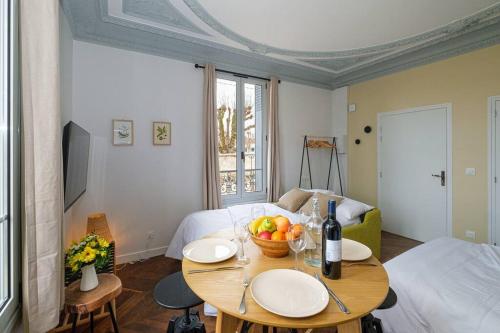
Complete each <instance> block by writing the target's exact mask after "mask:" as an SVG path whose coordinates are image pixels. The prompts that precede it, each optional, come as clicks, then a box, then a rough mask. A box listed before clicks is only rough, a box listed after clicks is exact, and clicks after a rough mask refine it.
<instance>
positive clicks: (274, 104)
mask: <svg viewBox="0 0 500 333" xmlns="http://www.w3.org/2000/svg"><path fill="white" fill-rule="evenodd" d="M278 85H279V82H278V79H277V78H275V77H271V82H270V84H269V96H268V100H269V109H268V115H269V116H268V133H267V137H268V140H267V201H268V202H277V201H278V199H279V197H280V177H281V175H280V142H279V122H278Z"/></svg>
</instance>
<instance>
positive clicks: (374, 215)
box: [342, 208, 382, 259]
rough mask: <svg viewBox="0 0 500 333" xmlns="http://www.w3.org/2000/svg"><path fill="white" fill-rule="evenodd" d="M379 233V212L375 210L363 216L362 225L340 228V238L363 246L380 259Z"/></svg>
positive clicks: (380, 221)
mask: <svg viewBox="0 0 500 333" xmlns="http://www.w3.org/2000/svg"><path fill="white" fill-rule="evenodd" d="M381 232H382V218H381V214H380V210H379V209H377V208H375V209H372V210H370V211H369V212H367V213H366V214H365V216H364V218H363V220H362V223H360V224H354V225H350V226H348V227H345V228H342V237H344V238H348V239H352V240H355V241H357V242H360V243H363V244H365V245H366V246H368V247H369V248H370V249H371V250H372V252H373V255H374V256H375V257H377V258H378V259H380V245H381V239H382V234H381Z"/></svg>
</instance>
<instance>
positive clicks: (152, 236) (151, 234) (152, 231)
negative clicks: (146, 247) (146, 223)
mask: <svg viewBox="0 0 500 333" xmlns="http://www.w3.org/2000/svg"><path fill="white" fill-rule="evenodd" d="M155 235H156V233H155V231H154V230H151V231H148V233H147V234H146V237H147V238H148V239H149V240H151V239H154V238H155Z"/></svg>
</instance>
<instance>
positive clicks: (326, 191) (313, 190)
mask: <svg viewBox="0 0 500 333" xmlns="http://www.w3.org/2000/svg"><path fill="white" fill-rule="evenodd" d="M301 190H302V191H306V192H312V193H316V192H318V193H321V194H326V195H336V196H338V197H340V195H338V194H336V193H335V192H333V191H329V190H323V189H320V188H318V189H314V188H313V189H312V190H306V189H305V188H301Z"/></svg>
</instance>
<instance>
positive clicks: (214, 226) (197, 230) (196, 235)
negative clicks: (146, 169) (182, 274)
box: [165, 199, 381, 260]
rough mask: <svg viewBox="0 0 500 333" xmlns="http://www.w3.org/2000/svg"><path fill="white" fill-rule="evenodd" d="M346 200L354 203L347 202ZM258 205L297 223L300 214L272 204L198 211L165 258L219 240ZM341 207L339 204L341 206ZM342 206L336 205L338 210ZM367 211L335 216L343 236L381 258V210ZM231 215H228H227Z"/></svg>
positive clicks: (183, 226)
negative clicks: (195, 243)
mask: <svg viewBox="0 0 500 333" xmlns="http://www.w3.org/2000/svg"><path fill="white" fill-rule="evenodd" d="M346 201H350V202H356V201H353V200H350V199H347V200H346ZM256 205H259V206H263V207H264V208H265V210H266V215H283V216H286V217H288V218H289V219H290V220H291V221H292V222H293V223H298V222H299V219H300V216H299V214H296V213H292V212H290V211H288V210H285V209H282V208H280V207H278V206H276V205H275V204H271V203H251V204H243V205H235V206H231V207H229V208H224V209H215V210H205V211H199V212H195V213H192V214H189V215H188V216H186V217H185V218H184V219H183V221H182V222H181V224H180V225H179V228H178V229H177V231H176V232H175V235H174V237H173V239H172V241H171V242H170V244H169V246H168V248H167V252H166V254H165V255H166V256H167V257H170V258H174V259H179V260H182V249H183V248H184V246H186V245H187V244H188V243H190V242H192V241H194V240H197V239H200V238H203V237H206V236H207V235H212V234H214V233H216V232H219V235H220V236H221V237H225V236H227V237H228V238H232V237H231V236H230V235H228V233H227V230H228V229H230V228H232V222H231V221H232V220H231V215H232V216H233V218H236V219H238V218H239V217H243V216H251V210H252V207H254V206H256ZM341 205H342V204H341ZM340 207H341V206H339V208H340ZM365 209H366V210H369V211H368V212H363V213H362V214H360V215H359V216H354V217H352V218H351V219H348V218H342V217H341V216H339V217H338V220H339V222H340V223H341V224H342V226H343V228H344V229H343V235H344V237H346V238H350V239H353V240H356V241H359V242H362V243H364V244H366V245H367V246H368V247H370V248H371V249H372V251H373V253H374V255H375V256H377V257H379V256H380V225H381V221H380V211H379V210H378V209H373V207H371V206H367V205H366V206H365ZM230 214H231V215H230Z"/></svg>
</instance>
